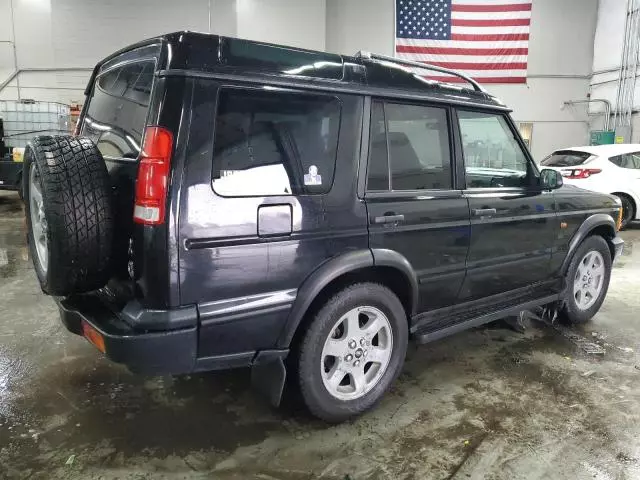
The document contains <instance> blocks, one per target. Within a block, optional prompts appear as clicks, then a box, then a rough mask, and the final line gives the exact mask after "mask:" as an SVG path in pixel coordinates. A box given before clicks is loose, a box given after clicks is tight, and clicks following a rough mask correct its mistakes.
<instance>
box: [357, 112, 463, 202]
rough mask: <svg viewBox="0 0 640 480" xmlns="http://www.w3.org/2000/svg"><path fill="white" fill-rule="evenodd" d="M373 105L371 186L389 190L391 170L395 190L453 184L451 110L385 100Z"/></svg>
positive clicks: (370, 163) (449, 185)
mask: <svg viewBox="0 0 640 480" xmlns="http://www.w3.org/2000/svg"><path fill="white" fill-rule="evenodd" d="M372 108H373V110H372V114H371V133H370V139H371V140H370V141H371V144H370V149H369V178H368V184H367V188H368V189H369V190H387V189H388V188H389V187H388V186H387V183H388V173H387V171H388V170H390V171H391V190H433V189H450V188H452V173H451V154H450V149H449V131H448V126H447V111H446V110H445V109H442V108H435V107H426V106H421V105H406V104H400V103H384V104H382V103H381V102H374V104H373V107H372ZM385 155H386V159H385ZM385 160H386V161H385ZM387 162H388V165H389V167H388V166H387Z"/></svg>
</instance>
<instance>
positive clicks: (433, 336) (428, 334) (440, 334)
mask: <svg viewBox="0 0 640 480" xmlns="http://www.w3.org/2000/svg"><path fill="white" fill-rule="evenodd" d="M561 298H562V294H561V293H556V294H553V295H548V296H546V297H541V298H538V299H535V300H529V301H526V302H524V303H520V304H516V305H511V306H509V307H506V308H502V309H500V310H496V311H493V312H487V313H485V314H482V315H480V316H477V317H472V318H469V319H467V320H463V321H462V322H459V323H455V324H453V325H450V326H447V327H444V328H440V329H434V330H431V329H429V325H425V326H424V327H422V328H421V329H420V330H417V331H416V332H415V333H414V339H415V340H416V341H417V342H418V343H421V344H422V343H429V342H433V341H435V340H439V339H441V338H444V337H448V336H449V335H453V334H454V333H458V332H462V331H464V330H468V329H470V328H474V327H479V326H480V325H484V324H485V323H489V322H493V321H495V320H499V319H501V318H505V317H509V316H511V315H517V314H518V313H520V312H521V311H522V310H529V309H531V308H534V307H539V306H541V305H546V304H548V303H552V302H556V301H558V300H560V299H561Z"/></svg>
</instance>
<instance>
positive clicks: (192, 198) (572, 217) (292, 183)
mask: <svg viewBox="0 0 640 480" xmlns="http://www.w3.org/2000/svg"><path fill="white" fill-rule="evenodd" d="M417 67H421V68H422V69H423V70H422V71H419V70H417V69H416V68H417ZM425 69H426V70H425ZM434 70H435V71H436V72H435V73H436V74H437V75H438V76H439V77H440V78H441V77H442V76H443V75H448V76H450V78H451V83H442V82H438V81H434V80H430V79H429V77H428V76H425V75H429V73H430V74H433V73H434V72H433V71H434ZM456 82H457V83H456ZM86 95H87V98H86V103H85V105H84V109H83V111H82V115H81V118H80V121H79V123H78V126H79V131H78V134H79V135H80V136H66V137H65V136H60V137H50V136H44V137H37V138H35V139H34V140H33V142H32V143H31V145H30V146H29V147H28V148H27V151H26V155H25V175H24V191H25V199H26V214H27V224H28V227H29V229H28V231H29V233H28V240H29V245H30V249H31V254H32V256H33V259H34V266H35V269H36V272H37V274H38V278H39V280H40V283H41V285H42V288H43V291H44V292H45V293H48V294H50V295H54V296H55V297H56V301H57V302H58V304H59V307H60V313H61V317H62V321H63V322H64V324H65V325H66V327H67V328H68V329H69V330H70V331H72V332H73V333H76V334H79V335H83V336H85V337H86V338H87V339H88V340H89V341H90V342H91V343H93V344H94V345H95V346H96V347H97V348H98V349H99V350H101V351H102V352H103V353H104V354H105V355H106V356H107V357H109V358H111V359H112V360H114V361H116V362H121V363H124V364H125V365H127V366H128V367H129V369H131V370H132V371H134V372H141V373H152V374H156V373H171V374H178V373H185V372H194V371H204V370H214V369H226V368H233V367H246V366H251V367H252V368H253V371H252V377H253V379H254V381H255V384H256V385H257V386H258V387H259V388H260V389H262V390H263V391H265V392H266V393H268V394H269V395H270V397H271V400H272V401H273V403H275V404H277V403H278V402H279V399H280V396H281V393H282V388H283V386H284V382H285V375H286V374H287V372H288V374H289V376H290V377H292V378H293V379H294V380H295V382H297V383H298V384H299V386H300V388H301V392H302V396H303V398H304V400H305V402H306V404H307V405H308V407H309V409H310V410H311V412H312V413H314V414H315V415H317V416H319V417H321V418H323V419H325V420H327V421H340V420H343V419H345V418H347V417H349V416H352V415H355V414H358V413H360V412H363V411H364V410H367V409H368V408H370V407H371V406H373V405H374V404H375V403H376V402H377V401H378V400H379V399H380V398H381V396H382V395H383V394H384V392H385V391H386V390H387V389H388V388H389V386H390V385H391V383H392V382H393V381H394V379H395V378H396V377H397V375H398V373H399V372H400V370H401V368H402V364H403V361H404V357H405V351H406V347H407V341H408V340H409V338H413V339H415V340H416V341H418V342H429V341H432V340H436V339H438V338H442V337H444V336H446V335H450V334H452V333H455V332H459V331H462V330H465V329H467V328H470V327H475V326H478V325H481V324H483V323H486V322H489V321H492V320H495V319H498V318H501V317H505V316H509V315H513V314H516V313H517V312H520V311H522V310H525V309H530V308H533V307H536V306H545V307H546V308H553V309H555V310H557V311H558V312H559V314H560V315H561V316H563V317H564V318H565V319H567V320H568V321H569V322H573V323H577V322H584V321H587V320H589V319H590V318H591V317H592V316H593V315H594V314H595V313H596V312H597V311H598V309H599V308H600V305H601V304H602V302H603V300H604V297H605V295H606V292H607V287H608V284H609V277H610V273H611V263H612V261H613V259H614V258H615V257H616V256H617V255H618V254H619V253H620V251H621V249H622V244H623V242H622V240H621V239H620V238H619V237H618V235H617V230H618V228H617V227H618V225H617V223H619V221H620V211H621V209H620V204H619V203H617V200H616V199H615V198H614V197H612V196H609V195H600V194H595V193H591V192H587V191H584V190H580V189H577V188H572V187H568V186H564V187H562V178H561V177H560V176H559V174H558V173H556V172H555V171H551V170H542V171H541V172H540V171H539V170H538V168H537V167H536V165H535V163H534V162H533V160H532V159H531V156H530V154H529V152H528V151H527V148H526V147H525V144H524V143H523V141H522V139H521V137H520V136H519V134H518V131H517V129H516V127H515V126H514V123H513V121H512V120H511V118H510V117H509V109H508V108H507V107H505V106H504V105H503V104H502V103H500V101H498V100H497V99H496V98H494V97H493V96H491V95H490V94H488V93H487V92H485V91H484V90H483V89H482V87H480V86H479V85H478V84H477V83H476V82H474V81H473V80H472V79H469V78H467V77H465V76H463V75H461V74H458V73H456V72H453V71H449V70H443V69H440V68H438V67H431V66H426V65H421V64H413V63H411V62H406V61H403V60H398V59H393V58H388V57H384V56H379V55H372V54H366V53H360V54H358V55H356V56H354V57H346V56H340V55H334V54H328V53H322V52H314V51H307V50H300V49H296V48H289V47H282V46H277V45H269V44H264V43H258V42H252V41H246V40H239V39H233V38H225V37H220V36H215V35H205V34H199V33H191V32H179V33H172V34H168V35H165V36H163V37H159V38H154V39H151V40H147V41H144V42H142V43H139V44H136V45H133V46H131V47H129V48H126V49H124V50H122V51H119V52H117V53H115V54H113V55H112V56H110V57H108V58H106V59H104V60H103V61H101V62H100V63H99V64H98V65H97V66H96V68H95V70H94V72H93V75H92V77H91V80H90V82H89V85H88V87H87V89H86ZM560 187H562V188H560ZM285 360H286V362H285Z"/></svg>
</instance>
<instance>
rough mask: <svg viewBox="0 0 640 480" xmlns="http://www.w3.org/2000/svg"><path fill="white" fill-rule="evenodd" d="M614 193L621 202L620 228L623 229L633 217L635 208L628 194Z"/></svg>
mask: <svg viewBox="0 0 640 480" xmlns="http://www.w3.org/2000/svg"><path fill="white" fill-rule="evenodd" d="M614 195H615V196H616V197H618V198H619V199H620V201H621V202H622V223H621V224H620V230H623V229H624V228H626V227H627V225H629V223H630V222H631V221H632V220H633V219H634V218H635V216H636V208H635V205H634V204H633V200H632V199H631V197H629V196H628V195H625V194H624V193H616V194H614Z"/></svg>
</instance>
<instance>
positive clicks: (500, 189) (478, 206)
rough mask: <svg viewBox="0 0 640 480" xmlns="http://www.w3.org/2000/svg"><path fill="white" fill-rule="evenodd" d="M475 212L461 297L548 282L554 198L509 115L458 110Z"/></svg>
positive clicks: (554, 227) (469, 298)
mask: <svg viewBox="0 0 640 480" xmlns="http://www.w3.org/2000/svg"><path fill="white" fill-rule="evenodd" d="M457 117H458V124H459V128H460V138H461V143H462V151H463V153H464V165H465V187H466V188H465V190H464V196H465V197H466V198H467V199H468V200H469V206H470V210H471V247H470V249H469V257H468V261H467V277H466V279H465V282H464V285H463V287H462V290H461V292H460V301H473V300H478V299H481V298H484V297H488V296H490V295H495V294H500V293H504V292H508V291H512V290H517V289H519V288H521V287H528V286H531V285H534V284H536V283H538V282H542V281H544V280H547V279H548V278H549V275H550V268H551V267H550V260H551V248H552V245H553V240H554V236H555V235H556V234H557V228H558V222H557V218H556V216H557V214H556V206H555V198H554V195H553V193H552V192H550V191H543V190H542V189H541V188H540V187H539V185H538V181H537V175H538V173H537V169H536V168H535V166H534V164H533V161H532V160H531V158H530V157H529V155H528V154H527V152H526V149H525V147H524V144H523V143H522V141H521V140H520V138H519V136H518V135H517V133H516V130H515V128H514V126H513V123H512V122H511V120H510V118H509V117H508V115H507V114H505V113H501V112H484V111H474V110H461V109H460V110H458V111H457Z"/></svg>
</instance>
